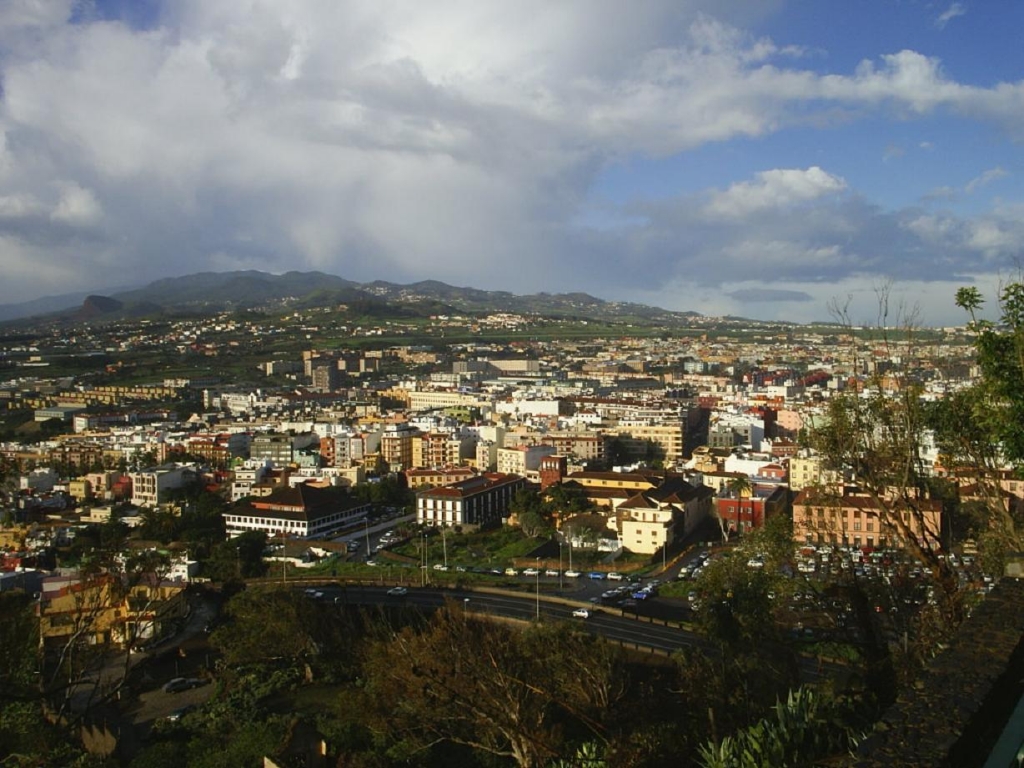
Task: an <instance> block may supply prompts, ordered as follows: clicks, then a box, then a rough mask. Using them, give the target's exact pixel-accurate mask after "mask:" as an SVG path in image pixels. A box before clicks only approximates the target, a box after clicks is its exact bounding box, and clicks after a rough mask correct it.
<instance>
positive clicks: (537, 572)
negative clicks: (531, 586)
mask: <svg viewBox="0 0 1024 768" xmlns="http://www.w3.org/2000/svg"><path fill="white" fill-rule="evenodd" d="M539 575H540V570H539V569H537V568H527V569H526V570H525V571H523V576H539Z"/></svg>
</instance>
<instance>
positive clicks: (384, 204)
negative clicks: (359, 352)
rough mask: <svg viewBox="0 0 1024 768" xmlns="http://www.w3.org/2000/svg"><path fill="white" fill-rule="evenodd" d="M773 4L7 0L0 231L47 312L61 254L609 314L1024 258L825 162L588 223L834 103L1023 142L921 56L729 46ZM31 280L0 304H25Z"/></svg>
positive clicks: (1003, 117)
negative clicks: (601, 208)
mask: <svg viewBox="0 0 1024 768" xmlns="http://www.w3.org/2000/svg"><path fill="white" fill-rule="evenodd" d="M778 5H779V3H777V2H773V3H768V2H765V3H754V4H752V3H749V2H743V0H732V2H721V1H719V2H715V1H714V0H700V1H699V2H698V1H697V0H691V1H690V2H682V3H680V2H676V1H675V0H652V2H650V3H644V4H642V5H641V6H638V7H633V6H630V7H628V8H627V7H626V6H624V5H622V4H621V3H618V2H611V0H600V1H598V0H594V2H571V1H568V0H567V1H566V2H559V3H550V2H541V1H539V0H538V1H536V2H529V3H515V4H512V3H479V2H475V1H474V2H470V1H469V0H466V1H465V2H450V3H442V4H415V3H397V2H387V1H385V0H374V1H373V2H353V3H338V4H310V3H304V2H286V1H285V0H279V1H278V2H263V3H253V2H251V0H225V1H224V2H217V3H210V2H206V0H181V2H176V3H168V4H166V5H164V6H163V7H161V9H160V13H159V17H158V18H159V24H158V25H155V26H154V27H153V28H150V29H146V30H134V29H132V28H130V27H129V26H128V25H126V24H120V23H116V22H81V21H76V23H67V21H68V18H69V14H70V12H71V8H72V6H71V4H70V2H67V3H63V4H58V3H52V4H49V3H42V2H35V3H33V2H30V0H21V2H19V3H15V5H13V6H11V7H14V8H16V9H18V14H17V16H16V18H17V19H20V21H18V22H17V24H15V23H14V22H13V21H11V19H13V18H15V17H8V18H6V19H4V20H3V21H10V23H6V24H5V23H3V22H0V78H2V82H3V91H2V96H0V237H4V238H6V239H7V242H8V243H17V244H18V246H17V249H16V252H17V253H19V254H24V257H23V258H24V261H22V262H19V263H23V264H26V265H27V264H30V263H34V264H36V265H37V267H38V268H37V269H36V271H35V274H36V278H35V279H36V281H37V283H36V290H35V292H34V293H36V294H41V293H52V292H55V291H56V290H62V289H63V288H65V287H66V286H62V285H59V284H58V282H59V281H60V280H63V279H65V277H66V274H67V269H66V265H65V261H66V260H67V259H68V258H69V254H74V255H75V256H76V257H77V258H80V261H78V262H77V264H79V265H80V266H79V267H76V268H78V269H84V270H88V269H90V268H95V269H100V268H104V267H106V266H107V265H110V264H116V265H118V266H119V267H120V268H121V269H122V270H123V271H124V272H126V273H130V274H136V275H139V277H140V279H144V278H148V277H159V276H164V275H166V274H180V273H187V272H192V271H200V270H202V269H208V268H209V267H210V265H211V264H213V265H217V266H219V267H222V268H242V267H250V268H257V269H267V270H270V271H283V270H285V269H310V268H319V269H323V270H325V271H331V272H334V273H336V274H341V275H343V276H346V277H350V278H352V279H367V280H370V279H375V278H380V277H386V278H389V279H394V280H407V279H422V278H426V277H434V278H437V279H442V280H447V281H449V282H456V283H458V284H463V285H464V284H474V285H480V286H481V287H493V288H499V287H500V288H506V289H509V290H515V291H536V290H565V289H574V288H577V287H584V288H585V289H589V290H592V291H593V292H595V293H598V294H599V295H600V294H601V293H605V294H607V293H608V292H610V291H618V290H637V291H641V290H646V289H647V288H648V287H649V285H650V284H658V283H660V281H661V280H662V276H664V275H669V276H672V277H675V276H682V275H685V276H687V279H688V280H689V281H690V284H699V285H702V286H717V285H721V284H722V283H723V281H726V280H728V279H731V278H732V277H733V276H734V275H735V274H736V272H737V270H744V271H745V272H749V273H751V274H752V275H753V276H756V278H757V279H758V280H762V281H767V282H781V281H786V280H793V279H795V278H796V277H800V278H801V279H806V280H808V281H810V282H812V283H814V282H816V281H817V282H829V281H837V280H842V279H845V278H846V277H849V276H850V275H854V274H856V275H861V274H867V273H869V272H875V273H878V272H883V273H886V274H895V275H897V276H900V275H904V276H905V275H919V274H923V273H935V274H937V275H938V274H939V272H938V270H946V271H947V273H952V272H954V271H955V270H956V269H957V268H958V266H957V264H958V262H957V259H958V258H960V257H964V256H965V255H967V256H969V257H971V258H975V259H977V258H980V257H979V254H982V253H983V254H984V258H985V259H989V260H990V261H989V262H985V264H986V267H988V266H990V262H991V263H995V262H998V261H999V260H1000V259H1009V258H1011V257H1012V252H1013V240H1012V238H1013V237H1014V236H1015V235H1014V233H1016V232H1017V230H1016V229H1015V228H1014V227H1013V226H1012V225H1011V223H1010V217H1009V216H1008V215H1005V214H997V213H992V214H991V215H989V216H988V217H987V218H984V217H983V219H984V221H985V222H986V224H985V226H982V225H980V224H979V225H977V226H976V227H975V229H974V230H971V228H970V225H969V223H968V222H966V221H961V220H959V219H954V220H952V221H951V223H950V224H949V227H948V230H947V231H945V232H944V231H941V228H940V227H938V225H937V224H934V225H932V226H931V227H930V228H929V226H928V222H927V221H925V220H921V214H922V212H921V211H917V210H914V211H899V210H897V211H885V210H881V209H879V208H878V207H876V206H873V205H871V204H870V203H869V202H866V201H865V200H863V199H861V198H860V197H858V195H857V193H856V190H851V189H849V188H848V187H849V185H848V182H847V180H846V179H844V178H842V177H840V176H839V175H836V174H835V173H830V172H828V171H825V170H823V169H822V168H821V167H819V166H810V167H803V168H776V169H773V170H767V171H764V172H762V173H760V174H757V175H756V176H754V177H752V178H746V179H739V180H736V181H735V182H734V183H733V184H731V186H727V187H725V186H724V184H723V187H724V188H723V189H719V190H706V191H704V192H700V193H695V194H692V195H689V196H686V197H684V198H681V199H673V200H667V201H660V202H654V203H634V204H627V205H624V206H623V207H622V208H621V210H614V211H612V215H613V217H614V218H616V220H619V221H621V222H623V223H622V225H621V226H616V227H606V228H603V229H602V228H598V227H594V228H588V227H586V226H583V225H581V224H580V223H579V222H581V221H583V222H585V221H586V220H587V213H588V211H589V210H590V206H592V205H594V204H593V203H591V202H590V199H589V196H590V194H591V190H592V185H593V183H594V180H595V178H596V177H597V176H598V174H599V173H600V172H601V171H602V169H605V168H607V167H608V166H609V165H610V164H612V163H614V162H615V161H617V160H618V159H620V158H631V157H636V156H640V157H643V158H648V159H649V158H655V159H656V158H659V157H663V156H677V155H680V154H682V153H685V152H686V151H687V150H690V149H693V148H695V147H700V146H702V145H705V144H708V143H710V142H724V141H727V140H730V139H735V138H737V137H760V136H766V135H769V134H771V133H774V132H778V131H783V130H786V129H787V128H788V127H791V126H793V125H799V126H801V127H806V126H809V125H828V124H829V123H830V121H831V120H832V119H833V115H834V113H835V112H837V111H838V112H842V113H843V114H844V115H845V116H848V119H857V118H858V117H860V116H862V115H868V116H870V117H875V116H880V117H888V116H890V115H891V114H895V115H897V116H898V117H900V118H908V117H909V118H914V117H922V116H926V115H929V114H931V113H935V112H939V111H951V112H955V113H958V114H962V115H965V116H966V117H967V118H969V119H971V120H974V121H986V122H990V123H993V124H996V125H998V126H1001V127H1003V128H1005V130H1006V131H1007V132H1008V133H1009V135H1010V136H1011V137H1013V138H1024V129H1022V127H1021V126H1024V85H1022V84H1021V83H1020V82H1017V83H1002V84H997V85H995V86H992V87H980V86H975V85H966V84H961V83H959V82H956V81H955V80H953V79H951V78H950V77H949V76H947V75H946V74H945V73H944V72H943V70H942V66H941V63H940V62H939V60H937V59H935V58H929V57H927V56H924V55H922V54H920V53H918V52H915V51H909V50H907V51H900V52H897V53H893V54H889V55H883V56H881V57H879V58H876V59H873V60H870V61H867V62H865V63H863V64H861V65H860V66H859V67H858V68H856V69H855V70H854V71H851V72H845V73H843V72H838V73H831V74H822V73H821V72H819V71H817V70H816V69H812V68H810V63H811V62H810V61H808V59H810V58H813V57H803V56H802V54H803V53H804V52H803V50H802V49H795V48H793V47H791V46H787V45H785V44H783V43H784V41H779V42H776V41H774V40H771V39H767V38H763V37H758V36H755V35H750V34H748V33H746V32H744V31H742V24H743V23H745V22H746V21H747V20H748V19H747V18H746V16H745V15H746V14H759V13H760V14H763V13H771V12H772V10H773V9H775V8H777V7H778ZM722 13H727V14H729V15H728V17H727V18H728V20H729V21H732V22H735V23H729V21H723V20H722V16H721V15H720V14H722ZM711 14H716V15H717V17H713V16H712V15H711ZM4 15H5V14H0V16H4ZM26 30H28V31H26ZM823 61H825V57H820V58H819V59H817V60H816V61H815V62H813V63H815V64H816V65H819V66H820V65H821V63H822V62H823ZM922 146H923V145H922ZM822 163H823V164H825V165H827V163H826V162H825V161H822ZM990 173H991V172H990ZM846 175H847V176H849V177H850V179H851V182H850V184H853V183H854V182H853V181H852V176H850V175H849V174H846ZM981 178H982V177H979V180H978V183H977V185H976V186H978V185H980V184H981V183H984V182H982V181H981ZM70 180H73V181H70ZM991 180H993V179H991V178H990V179H986V181H991ZM914 222H918V223H914ZM972 231H973V234H969V232H972ZM999 233H1003V235H1002V236H999ZM972 243H974V244H975V245H971V244H972ZM975 246H977V247H975ZM982 246H984V247H983V248H982ZM12 247H13V246H12ZM19 258H22V257H19ZM929 259H938V261H937V262H936V261H929ZM936 264H938V265H939V266H938V267H936V266H935V265H936ZM925 265H927V266H925ZM5 268H6V261H5ZM19 279H20V280H21V282H14V281H7V280H5V281H4V282H3V285H0V301H10V300H16V299H22V298H25V296H26V291H28V285H29V282H28V281H30V280H31V279H32V278H31V274H30V273H29V272H27V271H26V272H24V273H23V274H22V277H21V278H19ZM581 282H584V283H586V285H585V286H580V283H581Z"/></svg>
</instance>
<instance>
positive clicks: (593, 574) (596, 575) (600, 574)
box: [587, 571, 605, 581]
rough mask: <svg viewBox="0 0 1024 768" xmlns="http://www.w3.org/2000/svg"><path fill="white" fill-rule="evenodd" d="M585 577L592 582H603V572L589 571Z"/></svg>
mask: <svg viewBox="0 0 1024 768" xmlns="http://www.w3.org/2000/svg"><path fill="white" fill-rule="evenodd" d="M587 576H588V578H590V579H593V580H594V581H604V577H605V574H604V571H591V572H590V573H588V574H587Z"/></svg>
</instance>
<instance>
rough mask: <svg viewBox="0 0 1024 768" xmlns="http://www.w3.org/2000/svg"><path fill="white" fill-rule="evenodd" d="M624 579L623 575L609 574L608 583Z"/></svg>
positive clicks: (613, 572)
mask: <svg viewBox="0 0 1024 768" xmlns="http://www.w3.org/2000/svg"><path fill="white" fill-rule="evenodd" d="M623 578H624V577H623V575H622V574H621V573H616V572H615V571H612V572H611V573H609V574H608V581H622V579H623Z"/></svg>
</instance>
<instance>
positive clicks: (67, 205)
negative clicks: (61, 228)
mask: <svg viewBox="0 0 1024 768" xmlns="http://www.w3.org/2000/svg"><path fill="white" fill-rule="evenodd" d="M60 187H61V189H60V199H59V200H58V201H57V207H56V208H54V209H53V212H52V213H51V214H50V218H51V219H52V220H53V221H55V222H59V223H61V224H69V225H71V226H75V227H87V226H90V225H92V224H96V223H97V222H99V220H100V218H101V217H102V216H103V210H102V208H101V206H100V204H99V201H98V200H97V199H96V195H94V194H93V192H92V190H89V189H84V188H82V187H80V186H79V185H78V184H77V183H75V182H73V181H70V182H65V183H62V184H61V185H60Z"/></svg>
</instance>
